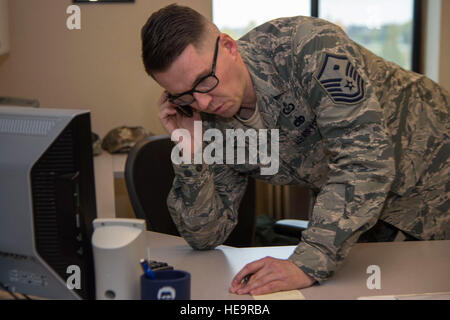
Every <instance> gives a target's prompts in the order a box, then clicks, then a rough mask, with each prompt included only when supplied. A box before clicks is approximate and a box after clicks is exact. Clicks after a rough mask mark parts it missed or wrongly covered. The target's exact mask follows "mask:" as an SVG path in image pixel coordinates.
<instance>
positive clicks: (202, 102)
mask: <svg viewBox="0 0 450 320" xmlns="http://www.w3.org/2000/svg"><path fill="white" fill-rule="evenodd" d="M193 95H194V98H195V101H196V102H197V107H198V109H199V110H200V111H205V110H207V109H208V106H209V104H210V103H211V100H212V97H211V96H210V95H209V94H207V93H198V92H194V94H193Z"/></svg>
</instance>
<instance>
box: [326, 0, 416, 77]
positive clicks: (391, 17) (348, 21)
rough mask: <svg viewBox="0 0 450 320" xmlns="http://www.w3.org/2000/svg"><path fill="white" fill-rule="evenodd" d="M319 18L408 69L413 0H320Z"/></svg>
mask: <svg viewBox="0 0 450 320" xmlns="http://www.w3.org/2000/svg"><path fill="white" fill-rule="evenodd" d="M319 17H320V18H323V19H325V20H328V21H331V22H333V23H335V24H337V25H339V26H340V27H341V28H342V29H344V31H345V32H346V33H347V34H348V36H349V37H350V38H351V39H353V40H354V41H356V42H357V43H359V44H361V45H363V46H364V47H366V48H367V49H369V50H370V51H372V52H373V53H375V54H376V55H378V56H380V57H383V58H385V59H386V60H389V61H394V62H395V63H397V64H398V65H400V66H401V67H403V68H405V69H411V63H412V49H413V45H412V44H413V1H411V0H395V1H392V0H363V1H361V0H340V1H336V0H320V1H319Z"/></svg>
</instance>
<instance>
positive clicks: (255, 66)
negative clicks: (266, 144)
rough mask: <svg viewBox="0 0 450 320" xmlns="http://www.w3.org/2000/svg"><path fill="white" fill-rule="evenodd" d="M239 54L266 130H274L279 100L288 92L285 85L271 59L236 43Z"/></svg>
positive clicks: (251, 48) (242, 44) (252, 48)
mask: <svg viewBox="0 0 450 320" xmlns="http://www.w3.org/2000/svg"><path fill="white" fill-rule="evenodd" d="M237 43H238V50H239V53H240V54H241V57H242V60H243V61H244V63H245V65H246V66H247V69H248V71H249V73H250V77H251V79H252V82H253V86H254V89H255V93H256V103H257V104H258V108H259V111H260V112H261V115H262V117H263V121H264V124H265V125H266V127H267V128H268V129H272V128H275V127H276V125H277V122H278V116H279V114H280V109H281V107H280V106H279V105H278V104H279V102H278V100H279V98H280V97H281V96H282V95H283V94H284V93H285V92H286V91H288V88H287V87H286V84H285V83H284V81H282V79H281V78H280V77H279V75H278V72H277V71H276V69H275V66H274V63H273V60H272V57H269V56H267V54H264V53H262V52H261V51H260V50H257V49H256V48H255V47H254V46H252V44H251V43H248V42H243V41H239V40H238V41H237Z"/></svg>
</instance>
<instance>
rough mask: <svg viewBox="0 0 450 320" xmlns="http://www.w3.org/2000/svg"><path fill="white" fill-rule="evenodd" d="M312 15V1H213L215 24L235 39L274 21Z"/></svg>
mask: <svg viewBox="0 0 450 320" xmlns="http://www.w3.org/2000/svg"><path fill="white" fill-rule="evenodd" d="M274 3H276V4H275V5H274ZM310 14H311V1H310V0H296V1H292V0H213V21H214V23H215V24H216V25H217V27H218V28H219V29H220V31H222V32H224V33H227V34H229V35H230V36H232V37H233V38H234V39H239V38H240V37H242V36H243V35H244V34H246V33H247V32H248V31H250V30H251V29H253V28H254V27H256V26H258V25H260V24H263V23H264V22H267V21H269V20H272V19H276V18H281V17H292V16H302V15H303V16H309V15H310Z"/></svg>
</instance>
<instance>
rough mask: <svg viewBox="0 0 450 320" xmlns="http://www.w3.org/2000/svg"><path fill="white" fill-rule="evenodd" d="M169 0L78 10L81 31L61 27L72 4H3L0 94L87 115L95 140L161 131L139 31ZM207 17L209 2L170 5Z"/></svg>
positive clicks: (59, 0) (44, 0)
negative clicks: (122, 130) (135, 130)
mask: <svg viewBox="0 0 450 320" xmlns="http://www.w3.org/2000/svg"><path fill="white" fill-rule="evenodd" d="M171 2H174V1H164V0H136V1H135V3H134V4H84V5H80V7H81V30H73V31H70V30H68V29H67V27H66V20H67V18H68V17H69V15H68V14H66V9H67V7H68V6H69V5H71V4H72V0H37V1H30V0H13V1H11V0H9V27H10V30H9V32H10V52H9V54H8V55H7V56H2V57H0V96H16V97H24V98H37V99H39V100H40V102H41V106H42V107H55V108H82V109H90V110H91V111H92V126H93V130H94V131H95V132H97V133H98V134H100V136H101V137H103V136H104V135H105V134H106V133H107V132H108V131H109V130H110V129H112V128H114V127H118V126H120V125H130V126H135V125H139V126H144V127H145V128H147V129H148V130H150V131H152V132H154V133H164V130H163V129H162V126H161V125H160V123H159V121H158V119H157V106H156V101H157V99H158V97H159V95H160V94H161V92H162V90H161V88H160V87H159V86H158V85H157V84H156V83H155V82H154V81H153V80H152V79H151V78H150V77H149V76H147V74H146V73H145V71H144V67H143V64H142V61H141V58H140V50H141V45H140V29H141V27H142V25H143V24H144V23H145V21H146V20H147V18H148V17H149V15H150V14H151V13H152V12H153V11H155V10H157V9H159V8H161V7H163V6H165V5H167V4H170V3H171ZM177 3H178V4H183V5H188V6H190V7H192V8H194V9H196V10H198V11H199V12H201V13H202V14H204V15H205V16H207V17H209V18H211V15H212V5H211V1H210V0H185V1H182V0H178V1H177Z"/></svg>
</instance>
